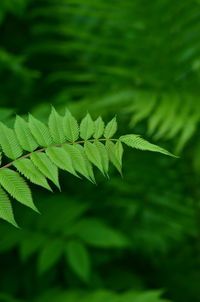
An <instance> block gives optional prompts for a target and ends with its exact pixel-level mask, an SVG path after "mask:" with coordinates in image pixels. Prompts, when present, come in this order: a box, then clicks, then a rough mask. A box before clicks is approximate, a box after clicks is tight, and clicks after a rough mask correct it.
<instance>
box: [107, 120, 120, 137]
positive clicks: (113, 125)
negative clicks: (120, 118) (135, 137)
mask: <svg viewBox="0 0 200 302" xmlns="http://www.w3.org/2000/svg"><path fill="white" fill-rule="evenodd" d="M116 131H117V121H116V117H114V118H113V119H112V120H111V121H110V122H109V123H108V124H107V126H106V128H105V131H104V136H105V138H111V137H113V135H114V134H115V133H116Z"/></svg>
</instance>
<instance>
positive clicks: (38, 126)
mask: <svg viewBox="0 0 200 302" xmlns="http://www.w3.org/2000/svg"><path fill="white" fill-rule="evenodd" d="M29 128H30V130H31V133H32V135H33V136H34V138H35V139H36V141H37V142H38V144H39V145H40V146H42V147H49V146H50V145H52V144H53V140H52V138H51V134H50V131H49V129H48V128H47V126H46V125H45V124H44V123H42V122H41V121H39V120H38V119H36V118H35V117H33V116H32V115H31V114H30V115H29Z"/></svg>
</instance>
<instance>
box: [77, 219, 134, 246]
mask: <svg viewBox="0 0 200 302" xmlns="http://www.w3.org/2000/svg"><path fill="white" fill-rule="evenodd" d="M74 233H75V234H76V235H78V236H79V238H80V239H82V240H83V241H84V242H86V243H88V244H90V245H92V246H95V247H102V248H109V247H125V246H127V245H128V243H129V240H128V239H127V238H126V236H125V235H123V234H122V233H121V232H119V231H117V230H115V229H113V228H111V227H109V226H107V225H106V224H104V223H103V222H102V221H100V220H98V219H92V218H87V219H83V220H81V221H79V222H78V223H77V225H76V226H74Z"/></svg>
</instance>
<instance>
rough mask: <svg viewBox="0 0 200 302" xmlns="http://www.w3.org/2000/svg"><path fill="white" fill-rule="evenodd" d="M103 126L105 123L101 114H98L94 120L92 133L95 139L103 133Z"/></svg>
mask: <svg viewBox="0 0 200 302" xmlns="http://www.w3.org/2000/svg"><path fill="white" fill-rule="evenodd" d="M104 127H105V123H104V121H103V120H102V118H101V116H99V117H98V119H96V121H95V122H94V135H93V137H94V138H96V139H98V138H100V137H101V136H102V135H103V133H104Z"/></svg>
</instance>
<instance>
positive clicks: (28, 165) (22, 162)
mask: <svg viewBox="0 0 200 302" xmlns="http://www.w3.org/2000/svg"><path fill="white" fill-rule="evenodd" d="M13 165H14V166H15V167H16V168H17V170H18V171H19V172H20V173H21V174H22V175H24V176H25V177H26V178H27V179H29V180H30V181H31V182H32V183H34V184H36V185H39V186H41V187H44V188H46V189H48V190H50V191H52V190H51V188H50V186H49V184H48V182H47V180H46V178H45V177H44V175H43V174H42V173H41V172H40V171H39V170H38V168H36V166H35V165H34V164H33V163H32V161H31V160H30V159H28V158H22V159H19V160H16V161H15V162H14V164H13Z"/></svg>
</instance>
